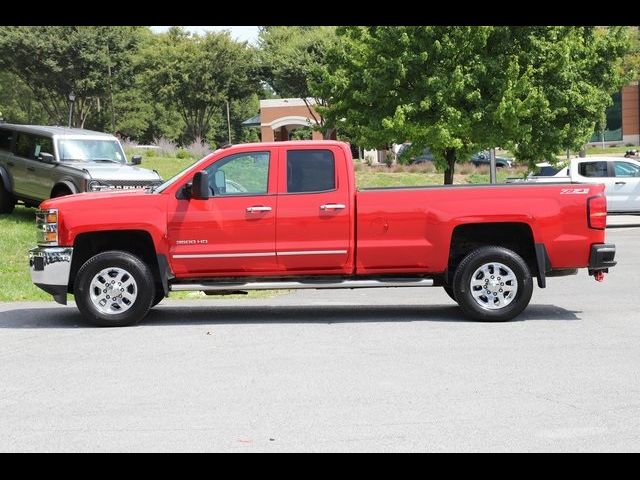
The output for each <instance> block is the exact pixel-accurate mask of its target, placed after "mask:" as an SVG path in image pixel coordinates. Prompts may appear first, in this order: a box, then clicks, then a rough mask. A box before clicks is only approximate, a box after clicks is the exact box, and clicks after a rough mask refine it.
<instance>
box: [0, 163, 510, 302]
mask: <svg viewBox="0 0 640 480" xmlns="http://www.w3.org/2000/svg"><path fill="white" fill-rule="evenodd" d="M194 162H195V160H193V159H179V158H167V157H147V158H143V163H142V166H143V167H145V168H149V169H155V170H157V171H158V173H160V175H161V176H162V177H163V178H164V179H165V180H166V179H169V178H170V177H172V176H173V175H175V174H176V173H178V172H180V171H182V170H183V169H184V168H186V167H188V166H189V165H192V164H193V163H194ZM457 168H458V170H459V171H460V172H461V173H460V174H456V176H455V178H454V182H455V183H463V184H464V183H487V182H488V181H489V174H488V169H487V167H480V168H477V169H476V168H475V167H471V166H460V167H457ZM521 173H522V172H520V170H519V169H510V170H509V171H508V172H503V171H502V170H499V171H498V179H499V181H502V180H504V178H506V177H507V176H510V177H514V176H520V174H521ZM356 179H357V184H358V186H359V187H360V188H367V187H372V188H373V187H393V186H419V185H441V184H442V180H443V176H442V173H435V172H434V171H433V167H432V166H426V167H417V166H408V167H401V166H393V167H392V168H390V169H389V168H387V167H367V166H366V165H358V166H357V171H356ZM34 212H35V210H34V209H32V208H25V207H22V206H18V207H16V209H15V211H14V213H12V214H10V215H0V252H1V253H2V255H0V279H1V280H2V288H1V289H0V302H9V301H20V300H50V299H51V297H50V296H49V295H48V294H46V293H45V292H43V291H42V290H40V289H39V288H37V287H36V286H34V285H33V284H32V283H31V278H30V276H29V256H28V251H29V249H30V248H33V247H34V246H35V244H36V241H35V236H36V230H35V219H34ZM275 294H276V292H273V291H252V292H249V294H248V295H232V296H206V295H204V294H202V293H201V292H176V293H173V294H171V297H170V298H189V299H191V298H194V299H199V298H209V299H217V298H219V299H227V298H265V297H270V296H273V295H275Z"/></svg>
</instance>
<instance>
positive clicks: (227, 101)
mask: <svg viewBox="0 0 640 480" xmlns="http://www.w3.org/2000/svg"><path fill="white" fill-rule="evenodd" d="M225 103H226V104H227V128H228V130H229V143H231V117H230V116H229V100H225Z"/></svg>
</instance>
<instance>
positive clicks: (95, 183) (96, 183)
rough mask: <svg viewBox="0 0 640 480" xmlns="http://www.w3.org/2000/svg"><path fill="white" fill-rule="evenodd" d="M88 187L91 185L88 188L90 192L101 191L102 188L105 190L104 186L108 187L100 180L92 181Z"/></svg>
mask: <svg viewBox="0 0 640 480" xmlns="http://www.w3.org/2000/svg"><path fill="white" fill-rule="evenodd" d="M88 187H89V188H88V190H89V191H90V192H99V191H100V190H103V189H104V188H107V186H106V185H103V184H102V183H100V182H99V181H98V180H92V181H90V182H89V185H88Z"/></svg>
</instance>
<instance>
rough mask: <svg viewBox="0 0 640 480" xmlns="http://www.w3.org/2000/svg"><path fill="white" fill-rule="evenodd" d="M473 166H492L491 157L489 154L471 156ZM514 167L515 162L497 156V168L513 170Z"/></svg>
mask: <svg viewBox="0 0 640 480" xmlns="http://www.w3.org/2000/svg"><path fill="white" fill-rule="evenodd" d="M469 161H470V162H471V163H473V165H475V166H476V167H479V166H481V165H491V157H490V154H489V152H478V153H476V154H474V155H472V156H471V160H469ZM512 166H513V160H512V159H510V158H507V157H498V156H496V167H497V168H511V167H512Z"/></svg>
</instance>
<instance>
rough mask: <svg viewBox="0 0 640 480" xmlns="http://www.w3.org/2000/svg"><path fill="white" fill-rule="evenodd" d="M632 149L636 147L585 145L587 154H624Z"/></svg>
mask: <svg viewBox="0 0 640 480" xmlns="http://www.w3.org/2000/svg"><path fill="white" fill-rule="evenodd" d="M633 149H636V150H637V149H638V147H625V146H622V147H604V148H602V147H587V155H620V154H622V155H624V154H625V153H626V152H627V150H633ZM565 158H566V155H565Z"/></svg>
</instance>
